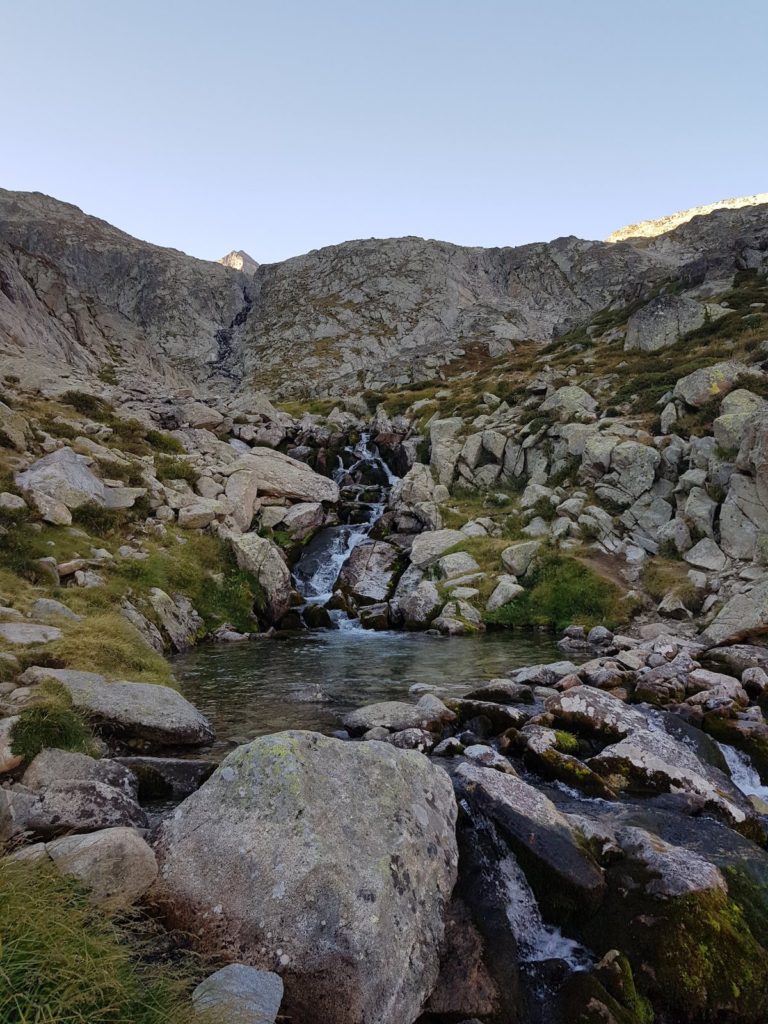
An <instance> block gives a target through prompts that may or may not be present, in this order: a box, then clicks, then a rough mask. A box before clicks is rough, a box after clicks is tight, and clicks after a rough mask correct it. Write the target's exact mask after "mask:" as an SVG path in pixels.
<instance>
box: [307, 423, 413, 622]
mask: <svg viewBox="0 0 768 1024" xmlns="http://www.w3.org/2000/svg"><path fill="white" fill-rule="evenodd" d="M344 452H345V453H346V454H347V456H348V457H349V458H348V461H350V465H349V466H345V464H344V460H343V458H342V457H341V456H339V465H338V467H337V469H336V470H335V471H334V473H333V479H334V480H335V481H336V482H337V483H338V484H340V485H344V483H345V481H347V482H348V483H347V485H346V486H347V487H348V488H354V487H355V486H357V487H358V494H361V493H363V492H364V491H365V490H371V489H372V488H371V487H368V488H366V486H365V485H364V484H359V485H355V484H354V482H353V481H354V479H355V476H356V475H358V476H359V475H360V474H361V471H362V470H364V468H365V466H366V465H368V466H372V467H375V469H376V470H377V471H378V472H379V473H380V474H381V475H382V476H383V477H384V479H385V480H386V481H387V484H386V486H384V485H380V486H378V490H379V500H378V501H374V502H363V501H359V500H357V501H353V502H351V507H352V509H353V511H354V512H355V513H356V517H357V518H359V520H360V521H358V522H353V523H345V524H342V525H340V526H328V527H326V528H325V529H323V530H320V531H319V532H318V533H317V534H315V536H314V537H313V538H312V540H311V541H310V542H309V544H307V546H306V548H305V549H304V551H303V552H302V554H301V557H300V558H299V560H298V562H297V563H296V565H295V566H294V569H293V579H294V584H295V586H296V589H297V590H298V592H299V593H300V594H301V596H302V597H303V598H304V602H305V606H306V605H320V606H324V605H326V604H327V603H328V601H330V599H331V597H332V596H333V586H334V584H335V582H336V580H337V579H338V576H339V573H340V572H341V570H342V568H343V566H344V563H345V562H346V561H347V559H348V558H349V556H350V555H351V554H352V552H353V551H354V549H355V548H356V547H357V546H358V545H359V544H362V543H363V542H364V541H366V540H367V539H368V535H369V534H370V532H371V530H372V529H373V526H374V523H375V522H376V521H377V520H378V519H379V517H380V516H381V514H382V513H383V511H384V509H385V507H386V498H387V494H388V492H389V489H390V487H391V486H392V485H393V484H394V483H395V482H396V481H397V479H398V478H397V477H396V476H395V475H394V474H393V473H392V471H391V470H390V468H389V466H388V465H387V464H386V462H385V461H384V460H383V459H382V457H381V455H380V453H379V450H378V448H377V447H376V445H375V444H372V443H371V440H370V434H369V433H361V435H360V440H359V441H358V442H357V444H356V445H348V446H347V447H346V448H345V449H344ZM334 618H335V621H336V623H337V625H339V626H344V625H345V624H351V622H352V621H354V624H355V625H356V624H357V620H349V619H347V618H346V616H344V615H343V613H341V614H339V613H334Z"/></svg>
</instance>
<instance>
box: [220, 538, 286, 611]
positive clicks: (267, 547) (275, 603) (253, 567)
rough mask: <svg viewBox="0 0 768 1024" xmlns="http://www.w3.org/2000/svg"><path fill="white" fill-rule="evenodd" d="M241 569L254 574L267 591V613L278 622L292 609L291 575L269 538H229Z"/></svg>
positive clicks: (265, 599)
mask: <svg viewBox="0 0 768 1024" xmlns="http://www.w3.org/2000/svg"><path fill="white" fill-rule="evenodd" d="M230 543H231V544H232V549H233V551H234V553H235V559H236V561H237V564H238V567H239V568H240V569H244V570H245V571H246V572H250V573H253V575H254V576H255V577H256V579H257V580H258V582H259V586H260V587H261V589H262V590H263V592H264V610H265V612H266V614H267V617H268V619H269V621H270V622H278V621H279V620H280V619H282V617H283V616H284V615H285V613H286V612H287V611H288V609H289V608H290V607H291V590H292V583H291V573H290V571H289V569H288V566H287V565H286V564H285V558H284V557H283V553H282V551H281V550H280V548H279V547H278V546H277V545H276V544H273V543H272V541H271V540H267V539H266V537H259V535H258V534H256V533H244V534H241V535H237V536H231V537H230Z"/></svg>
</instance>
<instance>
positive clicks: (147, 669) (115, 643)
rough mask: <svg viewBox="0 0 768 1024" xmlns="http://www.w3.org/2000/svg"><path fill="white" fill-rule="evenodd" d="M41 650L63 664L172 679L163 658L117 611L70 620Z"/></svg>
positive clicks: (148, 679)
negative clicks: (56, 637) (74, 620)
mask: <svg viewBox="0 0 768 1024" xmlns="http://www.w3.org/2000/svg"><path fill="white" fill-rule="evenodd" d="M43 650H44V651H45V652H46V654H47V655H48V656H49V657H52V658H55V659H56V660H57V661H58V662H60V663H62V664H63V665H65V666H66V667H67V668H73V669H80V670H81V671H83V672H100V673H101V674H102V675H105V676H108V677H111V678H113V679H131V680H134V681H136V682H140V683H164V684H165V685H166V686H168V685H172V683H173V676H172V674H171V666H170V665H169V664H168V662H167V661H166V660H165V658H164V657H163V656H162V655H161V654H158V653H157V651H155V650H153V649H152V648H151V647H148V646H147V644H146V643H145V642H144V640H143V639H142V637H141V635H140V633H139V632H138V630H137V629H135V627H134V626H132V625H131V623H130V622H128V621H127V620H126V619H125V618H124V617H123V616H122V615H120V613H119V612H103V613H101V614H97V615H92V616H91V617H89V618H86V619H83V621H82V622H78V623H74V624H73V625H72V626H68V627H66V632H65V634H64V636H62V637H61V638H60V639H59V640H54V641H53V642H52V643H50V644H46V646H45V647H44V648H43Z"/></svg>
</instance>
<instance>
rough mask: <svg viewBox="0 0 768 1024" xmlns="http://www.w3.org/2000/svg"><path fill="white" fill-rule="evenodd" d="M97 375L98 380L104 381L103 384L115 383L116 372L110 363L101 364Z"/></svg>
mask: <svg viewBox="0 0 768 1024" xmlns="http://www.w3.org/2000/svg"><path fill="white" fill-rule="evenodd" d="M98 376H99V380H102V381H104V383H105V384H117V374H116V373H115V368H114V366H113V365H112V364H111V363H110V364H109V365H108V366H102V368H101V369H100V370H99V375H98Z"/></svg>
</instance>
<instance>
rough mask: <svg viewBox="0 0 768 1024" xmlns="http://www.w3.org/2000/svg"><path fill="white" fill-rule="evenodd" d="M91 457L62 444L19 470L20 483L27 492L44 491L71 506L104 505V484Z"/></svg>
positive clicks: (68, 506) (17, 483)
mask: <svg viewBox="0 0 768 1024" xmlns="http://www.w3.org/2000/svg"><path fill="white" fill-rule="evenodd" d="M89 461H90V460H89V459H87V458H86V457H85V456H84V455H78V454H77V453H76V452H74V451H73V450H72V449H71V448H68V447H67V448H59V449H58V451H55V452H51V454H50V455H45V456H43V458H42V459H38V460H37V462H33V463H32V465H31V466H30V467H29V469H27V470H25V471H24V472H23V473H19V474H17V476H16V485H17V486H18V487H19V488H21V490H22V491H23V492H24V493H25V494H31V495H32V496H33V497H35V496H37V495H43V496H44V497H46V498H50V499H52V500H53V501H56V502H59V503H60V504H61V505H64V507H65V508H67V509H73V508H80V506H81V505H86V504H88V503H89V502H95V503H96V504H97V505H103V504H104V501H105V499H104V484H103V483H102V481H101V480H100V479H99V478H98V477H97V476H96V475H95V474H94V473H92V472H91V470H90V469H89V468H88V463H89Z"/></svg>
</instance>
